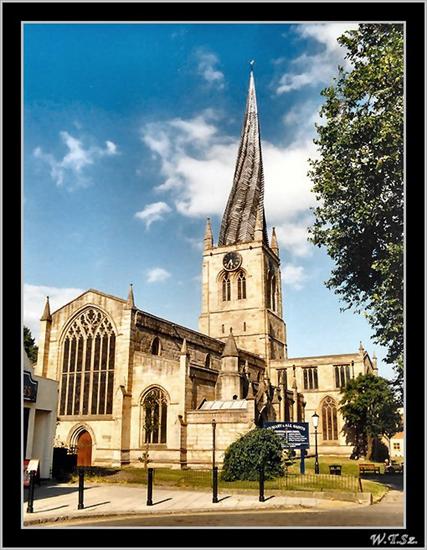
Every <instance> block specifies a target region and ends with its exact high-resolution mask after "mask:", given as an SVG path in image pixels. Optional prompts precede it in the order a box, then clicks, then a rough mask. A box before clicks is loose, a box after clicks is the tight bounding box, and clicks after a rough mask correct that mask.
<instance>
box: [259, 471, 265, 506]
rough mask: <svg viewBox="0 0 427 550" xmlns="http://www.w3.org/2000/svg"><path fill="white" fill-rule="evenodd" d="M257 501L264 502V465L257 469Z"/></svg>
mask: <svg viewBox="0 0 427 550" xmlns="http://www.w3.org/2000/svg"><path fill="white" fill-rule="evenodd" d="M259 501H260V502H264V501H265V497H264V466H261V468H260V469H259Z"/></svg>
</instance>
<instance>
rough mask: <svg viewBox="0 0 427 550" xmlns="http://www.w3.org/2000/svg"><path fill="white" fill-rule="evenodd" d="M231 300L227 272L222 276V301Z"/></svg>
mask: <svg viewBox="0 0 427 550" xmlns="http://www.w3.org/2000/svg"><path fill="white" fill-rule="evenodd" d="M230 300H231V281H230V276H229V274H228V273H225V274H224V275H223V277H222V301H223V302H229V301H230Z"/></svg>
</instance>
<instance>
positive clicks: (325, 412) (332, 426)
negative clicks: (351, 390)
mask: <svg viewBox="0 0 427 550" xmlns="http://www.w3.org/2000/svg"><path fill="white" fill-rule="evenodd" d="M322 428H323V434H322V435H323V440H324V441H336V440H337V439H338V423H337V405H336V402H335V400H334V399H332V397H325V399H324V400H323V403H322Z"/></svg>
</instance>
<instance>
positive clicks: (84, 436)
mask: <svg viewBox="0 0 427 550" xmlns="http://www.w3.org/2000/svg"><path fill="white" fill-rule="evenodd" d="M91 465H92V438H91V436H90V433H89V432H88V431H86V430H84V431H82V432H81V433H80V435H79V438H78V439H77V466H91Z"/></svg>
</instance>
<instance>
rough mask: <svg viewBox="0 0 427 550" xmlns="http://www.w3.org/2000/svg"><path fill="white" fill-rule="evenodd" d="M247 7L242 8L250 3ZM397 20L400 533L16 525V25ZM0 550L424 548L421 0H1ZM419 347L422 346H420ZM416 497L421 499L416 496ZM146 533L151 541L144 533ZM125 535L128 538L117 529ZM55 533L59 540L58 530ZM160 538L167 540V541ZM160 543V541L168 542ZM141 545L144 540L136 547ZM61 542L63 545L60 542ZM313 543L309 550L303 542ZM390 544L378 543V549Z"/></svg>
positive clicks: (18, 244)
mask: <svg viewBox="0 0 427 550" xmlns="http://www.w3.org/2000/svg"><path fill="white" fill-rule="evenodd" d="M248 8H249V9H248ZM221 19H223V20H227V21H236V22H238V21H242V20H245V21H259V22H261V23H262V22H263V21H274V20H277V21H286V20H289V21H291V20H294V21H295V20H297V21H313V22H314V21H328V20H329V21H330V20H334V21H340V20H342V21H345V20H347V21H348V20H357V21H387V22H393V21H404V22H406V33H407V34H406V62H407V75H406V90H407V95H406V109H407V134H406V170H407V171H406V209H407V226H406V230H407V232H406V238H407V246H406V268H407V277H406V289H407V301H406V350H407V351H406V388H407V396H406V409H405V414H406V435H407V449H406V454H407V458H406V464H405V467H406V503H407V509H406V523H407V527H406V529H399V530H398V529H388V528H386V529H378V528H348V529H333V528H331V529H325V528H323V529H303V528H300V529H286V528H282V529H274V528H269V529H268V530H266V529H256V530H253V529H248V530H242V529H227V530H223V529H203V530H193V529H191V528H189V529H168V530H167V531H159V530H154V529H153V530H150V528H143V532H141V531H140V530H138V531H137V536H134V537H131V536H129V535H130V534H135V532H134V531H133V530H132V531H128V530H126V531H124V530H122V529H120V528H117V529H108V530H104V529H98V528H97V529H93V530H91V531H92V532H90V531H88V530H85V531H84V533H83V536H82V530H81V529H67V530H66V531H64V530H61V531H58V530H57V529H46V528H39V529H38V528H31V529H28V528H27V529H22V528H21V510H22V503H21V501H20V496H21V473H22V461H21V456H20V449H21V436H20V429H21V426H20V418H21V407H22V402H21V399H20V398H17V395H16V394H17V392H18V395H20V392H21V379H22V373H21V368H20V365H21V349H22V348H21V345H22V327H21V303H22V288H21V273H22V271H21V268H22V266H21V198H22V197H21V185H20V182H21V158H20V154H21V151H20V149H21V22H23V21H27V22H31V21H64V22H67V21H106V22H108V21H112V22H113V21H138V20H140V21H159V22H161V21H162V20H163V21H180V20H181V21H188V22H191V21H210V20H211V21H220V20H221ZM2 21H3V28H2V31H3V44H2V46H3V112H2V115H3V189H2V190H3V210H2V213H3V272H2V274H3V289H2V290H3V334H2V336H3V353H2V358H3V371H2V374H3V426H2V428H3V430H2V435H3V470H2V488H3V490H2V499H3V517H2V524H3V529H2V544H3V546H2V547H3V548H11V547H12V548H15V547H21V548H33V547H46V548H51V547H63V548H79V547H81V545H82V541H84V544H85V545H87V541H88V535H89V534H91V535H92V536H93V539H92V544H91V547H101V548H109V547H119V548H120V547H122V548H123V547H143V548H147V547H154V548H157V547H166V546H167V547H189V548H193V547H219V548H221V547H235V548H236V547H244V548H251V547H258V548H263V547H264V548H265V547H292V548H299V547H304V548H308V547H316V548H317V547H319V548H324V547H326V548H335V547H340V548H344V547H351V548H365V547H370V546H372V543H371V542H370V538H369V537H370V535H371V534H373V533H378V532H381V533H386V534H390V533H395V532H399V534H407V535H409V536H411V537H415V539H416V540H417V544H416V545H415V546H417V547H424V535H425V519H424V512H425V510H424V507H425V470H424V464H425V455H424V451H425V448H424V442H425V440H424V436H425V417H424V411H425V408H424V405H425V396H424V388H425V383H424V382H425V372H424V369H423V368H422V365H423V361H422V354H421V351H420V350H421V343H422V344H424V316H423V315H419V312H420V304H421V303H424V262H423V261H422V260H423V259H424V255H423V252H424V244H425V243H424V198H425V196H424V141H425V140H424V138H425V133H424V130H425V126H424V119H425V111H424V104H425V103H424V102H425V91H424V67H425V36H424V33H425V25H424V22H425V6H424V2H317V3H316V2H274V3H260V2H245V3H232V2H227V3H222V2H221V3H216V2H210V3H208V2H198V3H188V2H187V3H185V2H177V3H173V2H172V3H171V2H127V3H121V2H99V3H86V2H80V3H79V2H64V3H61V2H44V3H43V2H19V1H16V2H3V3H2ZM423 348H424V346H423ZM420 496H421V497H422V498H420ZM149 531H151V533H150V534H151V535H154V537H153V536H152V537H151V540H150V538H149ZM124 533H126V535H124ZM61 535H62V536H61ZM165 535H166V537H165ZM166 539H168V540H167V543H166ZM143 542H144V544H145V542H146V543H147V544H148V546H142V544H141V543H143ZM62 543H64V544H62ZM310 545H311V546H310ZM387 545H390V543H385V544H382V546H387Z"/></svg>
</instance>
